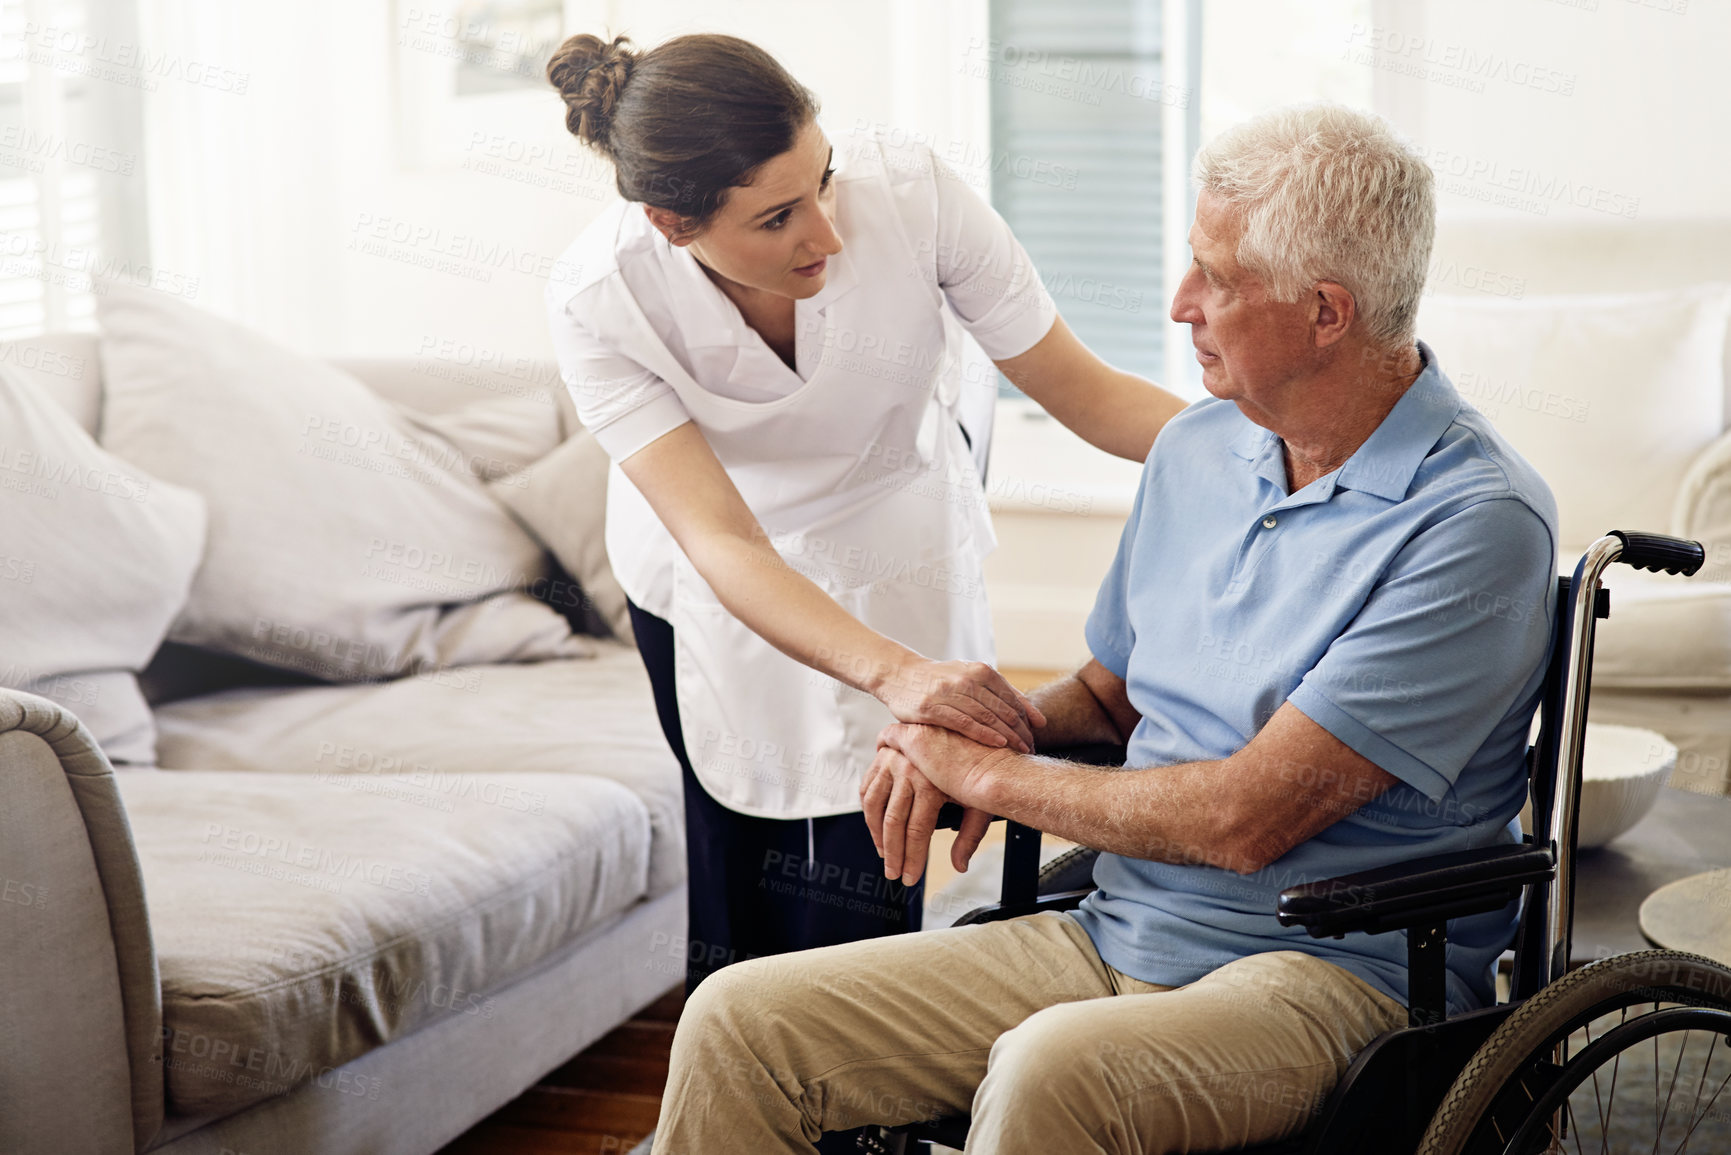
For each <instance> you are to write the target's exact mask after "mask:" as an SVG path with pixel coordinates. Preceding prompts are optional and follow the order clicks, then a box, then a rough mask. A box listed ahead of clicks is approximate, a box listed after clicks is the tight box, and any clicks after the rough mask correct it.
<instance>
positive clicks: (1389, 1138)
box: [859, 530, 1711, 1155]
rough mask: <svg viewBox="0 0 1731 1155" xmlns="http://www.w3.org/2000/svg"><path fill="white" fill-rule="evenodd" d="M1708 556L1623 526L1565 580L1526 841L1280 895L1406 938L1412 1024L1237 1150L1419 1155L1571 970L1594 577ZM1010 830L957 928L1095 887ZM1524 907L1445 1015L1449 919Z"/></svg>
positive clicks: (1078, 751) (1304, 918)
mask: <svg viewBox="0 0 1731 1155" xmlns="http://www.w3.org/2000/svg"><path fill="white" fill-rule="evenodd" d="M1704 558H1705V555H1704V551H1703V550H1702V547H1701V545H1700V543H1698V542H1692V541H1683V540H1681V539H1678V538H1671V537H1664V536H1661V535H1657V534H1647V533H1637V532H1626V531H1620V530H1613V531H1611V532H1610V533H1609V534H1607V535H1606V536H1604V537H1601V538H1600V539H1599V540H1598V541H1596V542H1594V543H1593V544H1592V546H1591V547H1589V549H1588V550H1587V552H1586V554H1585V555H1584V556H1583V557H1582V558H1581V560H1580V562H1579V564H1577V565H1576V567H1575V572H1574V575H1573V577H1572V578H1570V577H1560V578H1558V595H1557V606H1556V616H1555V619H1554V622H1553V632H1552V644H1551V651H1550V654H1549V656H1548V659H1547V667H1546V674H1545V680H1544V688H1543V695H1542V698H1541V701H1540V706H1539V711H1540V714H1539V716H1540V730H1539V735H1538V738H1537V740H1536V742H1535V743H1534V744H1533V745H1531V746H1530V747H1529V748H1528V751H1527V772H1528V786H1529V790H1530V793H1531V798H1532V803H1533V807H1532V813H1533V825H1534V830H1533V831H1532V832H1531V833H1528V834H1527V835H1525V836H1524V839H1523V841H1522V842H1521V843H1518V844H1513V845H1500V846H1492V847H1483V848H1480V849H1477V850H1469V851H1460V852H1455V853H1451V854H1443V855H1434V856H1430V857H1427V858H1422V859H1417V860H1414V861H1412V862H1408V863H1402V864H1399V865H1396V866H1391V867H1385V868H1382V869H1379V870H1372V871H1365V872H1361V873H1358V874H1352V875H1344V876H1341V877H1339V878H1332V879H1324V880H1320V881H1316V882H1311V883H1306V884H1303V885H1300V886H1295V887H1291V888H1289V889H1287V890H1286V891H1283V892H1282V893H1281V895H1280V899H1279V905H1278V909H1277V911H1276V918H1277V919H1278V920H1279V922H1280V923H1281V925H1283V926H1303V927H1305V928H1306V929H1307V930H1308V931H1309V933H1310V935H1311V936H1312V937H1315V938H1322V937H1334V938H1342V937H1344V936H1345V935H1346V934H1349V933H1355V932H1362V933H1367V934H1380V933H1384V932H1387V931H1393V930H1404V931H1406V932H1407V958H1408V1004H1409V1005H1408V1025H1407V1027H1405V1028H1402V1029H1396V1030H1392V1031H1388V1032H1386V1033H1384V1034H1383V1035H1381V1036H1379V1037H1377V1038H1376V1039H1374V1040H1372V1041H1371V1043H1370V1044H1369V1045H1368V1046H1366V1047H1365V1048H1364V1049H1363V1050H1362V1051H1360V1052H1359V1053H1358V1055H1356V1056H1355V1057H1354V1060H1353V1062H1352V1064H1351V1065H1350V1066H1349V1068H1348V1069H1347V1071H1346V1072H1345V1074H1343V1075H1342V1076H1341V1078H1340V1080H1339V1081H1338V1082H1337V1083H1336V1085H1335V1087H1334V1088H1333V1090H1332V1091H1331V1093H1330V1094H1329V1096H1328V1098H1327V1099H1326V1100H1325V1101H1324V1103H1323V1105H1322V1107H1321V1109H1320V1111H1319V1112H1318V1114H1317V1117H1316V1120H1315V1122H1314V1123H1313V1125H1312V1126H1311V1127H1310V1128H1308V1129H1307V1130H1306V1131H1304V1132H1303V1133H1301V1134H1299V1135H1296V1136H1293V1137H1291V1138H1288V1139H1285V1140H1281V1141H1279V1142H1275V1143H1272V1144H1263V1145H1260V1146H1256V1147H1252V1148H1243V1149H1241V1152H1242V1155H1300V1153H1303V1155H1356V1153H1361V1152H1378V1153H1383V1155H1401V1153H1407V1155H1410V1153H1411V1152H1413V1151H1415V1150H1416V1149H1417V1148H1418V1146H1419V1144H1420V1141H1421V1137H1422V1136H1423V1135H1424V1132H1425V1129H1426V1127H1427V1126H1428V1125H1429V1124H1430V1122H1431V1119H1432V1117H1433V1116H1434V1115H1436V1114H1437V1112H1438V1108H1439V1106H1440V1105H1441V1104H1442V1103H1443V1102H1444V1098H1445V1095H1446V1094H1447V1093H1448V1091H1449V1090H1450V1087H1451V1085H1452V1084H1453V1083H1454V1082H1455V1081H1456V1078H1457V1076H1459V1075H1460V1074H1461V1072H1462V1071H1463V1070H1466V1069H1467V1068H1468V1067H1469V1065H1471V1064H1474V1062H1475V1057H1476V1056H1478V1055H1479V1052H1480V1051H1481V1048H1485V1046H1486V1043H1487V1040H1489V1039H1490V1038H1491V1036H1492V1034H1493V1033H1494V1032H1495V1031H1496V1030H1497V1028H1498V1027H1499V1026H1501V1025H1502V1024H1503V1023H1504V1022H1505V1021H1507V1020H1508V1019H1509V1017H1510V1016H1511V1015H1512V1014H1513V1013H1514V1012H1515V1011H1516V1010H1517V1009H1518V1008H1519V1007H1520V1006H1521V1005H1522V1004H1523V1003H1524V1002H1525V1001H1526V1000H1528V999H1531V998H1532V997H1533V996H1534V995H1536V994H1537V993H1538V992H1539V991H1540V990H1542V989H1544V988H1545V987H1546V986H1547V985H1549V984H1550V983H1552V982H1554V981H1556V980H1558V979H1561V978H1563V977H1564V975H1565V973H1566V972H1567V971H1568V969H1569V967H1568V963H1569V948H1570V934H1571V928H1572V924H1573V919H1574V897H1575V896H1574V886H1573V883H1574V857H1575V836H1576V824H1577V821H1578V817H1579V808H1580V782H1581V760H1582V751H1583V745H1584V741H1585V737H1586V722H1587V707H1588V697H1589V689H1590V686H1591V673H1592V661H1593V637H1594V630H1595V627H1596V624H1597V620H1598V619H1600V618H1604V617H1608V616H1609V614H1610V597H1609V591H1607V590H1605V589H1603V588H1602V587H1601V585H1600V578H1601V576H1602V575H1603V573H1604V571H1605V570H1606V568H1608V567H1609V566H1610V565H1611V564H1612V563H1613V562H1617V561H1621V562H1623V563H1625V564H1627V565H1631V566H1634V567H1636V568H1638V569H1650V570H1655V571H1663V572H1666V573H1671V574H1682V575H1685V576H1686V575H1691V574H1694V573H1695V572H1696V571H1697V570H1698V569H1699V568H1700V567H1701V564H1702V562H1703V561H1704ZM1046 752H1047V753H1050V754H1054V755H1058V756H1063V757H1068V758H1070V759H1072V760H1074V761H1080V762H1088V763H1092V764H1096V765H1112V766H1122V765H1123V764H1124V749H1123V747H1117V746H1104V745H1092V746H1086V747H1068V748H1063V749H1054V750H1050V751H1046ZM1564 770H1566V773H1563V772H1560V771H1564ZM946 811H947V813H945V814H943V815H941V816H940V819H939V824H940V826H951V827H953V826H956V825H959V819H960V810H959V808H956V807H954V806H953V804H952V805H950V806H948V807H946ZM1006 835H1007V837H1006V843H1005V850H1004V873H1003V880H1002V889H1001V893H1000V899H999V901H998V902H997V903H994V904H991V905H989V906H985V907H981V908H978V909H977V910H974V911H970V912H969V913H967V914H965V915H963V916H962V918H960V919H958V920H957V925H963V924H967V923H975V922H993V921H999V920H1002V919H1008V918H1016V917H1019V916H1022V915H1026V914H1032V913H1035V912H1037V911H1043V910H1070V909H1073V908H1074V907H1076V906H1077V905H1078V904H1079V903H1080V902H1081V901H1082V899H1083V898H1084V897H1086V896H1087V894H1088V893H1089V892H1090V891H1091V890H1092V887H1091V886H1088V887H1086V888H1083V889H1061V890H1059V889H1054V887H1053V884H1054V883H1055V882H1056V883H1058V884H1059V885H1066V884H1064V883H1063V882H1062V881H1061V880H1062V879H1063V878H1064V876H1066V875H1068V876H1072V878H1071V881H1074V877H1073V876H1074V875H1075V874H1076V871H1077V868H1078V865H1079V863H1081V862H1087V863H1090V864H1091V861H1092V856H1093V855H1094V853H1095V852H1093V851H1079V852H1073V853H1074V854H1075V855H1076V857H1075V858H1072V857H1071V856H1070V855H1066V856H1065V858H1064V859H1060V860H1058V861H1057V862H1055V863H1053V864H1051V865H1050V866H1049V867H1048V868H1047V869H1046V870H1044V871H1042V869H1041V867H1040V832H1039V831H1038V830H1034V829H1032V828H1029V827H1026V826H1023V825H1021V824H1020V823H1016V822H1010V823H1008V824H1007V827H1006ZM1048 891H1050V892H1048ZM1519 900H1524V901H1523V902H1522V910H1521V916H1520V921H1519V924H1518V926H1517V930H1516V935H1515V958H1514V964H1513V971H1512V974H1511V976H1510V994H1509V999H1508V1001H1507V1002H1503V1003H1497V1004H1495V1005H1492V1006H1488V1007H1483V1008H1480V1009H1478V1010H1475V1011H1470V1012H1467V1013H1465V1014H1462V1015H1457V1016H1455V1017H1454V1018H1448V1017H1447V1014H1446V1002H1445V998H1444V983H1445V978H1446V973H1447V972H1446V966H1445V963H1446V950H1447V923H1448V920H1449V919H1452V918H1459V917H1463V916H1466V915H1471V914H1479V913H1485V912H1489V911H1494V910H1500V909H1503V908H1505V907H1507V906H1508V905H1509V904H1510V903H1511V902H1515V901H1519ZM1649 955H1652V956H1657V955H1665V956H1667V959H1669V960H1676V959H1682V958H1687V957H1689V956H1679V955H1676V954H1675V953H1674V952H1657V951H1650V952H1636V954H1634V955H1623V956H1617V957H1619V958H1621V959H1634V958H1638V957H1646V956H1649ZM1607 961H1609V960H1607ZM1700 961H1701V962H1708V960H1700ZM1595 965H1597V964H1595ZM1709 965H1711V964H1710V963H1709ZM1621 1005H1627V1004H1626V1003H1624V1004H1621ZM1662 1126H1663V1124H1662V1123H1661V1128H1662ZM967 1127H968V1119H967V1117H966V1116H956V1117H952V1118H944V1119H937V1120H932V1121H929V1122H924V1123H915V1124H909V1125H906V1126H902V1127H896V1128H881V1127H880V1128H871V1129H868V1131H867V1132H866V1133H865V1134H863V1135H862V1136H861V1137H860V1139H859V1147H860V1149H862V1150H865V1151H869V1152H876V1153H879V1155H900V1153H901V1152H903V1151H905V1150H907V1148H908V1145H909V1143H910V1142H913V1143H935V1144H942V1145H944V1146H949V1147H955V1148H962V1147H963V1146H964V1144H965V1142H966V1136H967Z"/></svg>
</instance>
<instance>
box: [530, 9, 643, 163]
mask: <svg viewBox="0 0 1731 1155" xmlns="http://www.w3.org/2000/svg"><path fill="white" fill-rule="evenodd" d="M636 63H637V53H635V52H633V51H632V50H631V41H630V39H629V38H628V37H624V36H616V37H614V38H613V40H612V42H611V43H610V42H608V41H606V40H603V39H601V38H600V37H599V36H591V35H589V34H588V33H586V32H584V33H579V34H578V35H576V36H572V37H570V38H568V39H567V40H566V41H565V42H564V43H563V44H561V45H560V46H559V49H558V51H556V52H554V53H553V58H552V59H551V60H549V61H548V62H547V79H548V80H549V81H551V82H552V84H553V86H554V87H555V88H557V89H558V90H559V95H560V96H561V97H563V98H564V100H565V127H566V128H568V129H570V130H571V135H573V136H575V137H577V138H578V139H579V140H581V141H583V142H585V143H586V144H590V145H593V146H594V147H596V148H598V149H600V150H601V151H602V152H604V153H608V154H609V155H611V153H612V148H611V147H610V144H609V136H610V134H611V130H612V128H613V109H614V106H615V105H617V104H618V103H619V96H620V94H621V93H622V92H624V90H625V83H626V81H628V80H630V79H631V68H632V66H633V65H634V64H636Z"/></svg>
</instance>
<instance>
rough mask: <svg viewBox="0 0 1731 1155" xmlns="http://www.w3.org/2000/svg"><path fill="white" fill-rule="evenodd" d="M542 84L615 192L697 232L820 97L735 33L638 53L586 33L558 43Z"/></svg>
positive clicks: (622, 42) (620, 40)
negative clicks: (560, 101) (561, 102)
mask: <svg viewBox="0 0 1731 1155" xmlns="http://www.w3.org/2000/svg"><path fill="white" fill-rule="evenodd" d="M547 79H548V80H549V81H551V82H552V84H553V86H554V87H556V88H557V89H558V90H559V94H560V95H561V96H562V97H564V99H565V105H566V111H565V126H566V127H567V128H569V129H570V130H571V134H572V135H573V136H575V137H577V139H579V140H581V141H583V142H584V143H585V144H588V145H590V146H591V147H593V148H595V149H597V150H598V151H600V152H601V153H602V154H603V155H604V156H606V157H607V158H608V159H609V160H611V161H612V162H613V168H614V176H615V182H616V184H617V185H618V188H619V195H620V196H622V197H624V198H625V199H626V200H630V201H639V202H641V203H643V204H647V205H653V206H655V207H656V208H663V209H668V210H670V211H672V212H676V213H679V214H680V215H681V216H683V217H685V218H687V220H688V221H689V222H690V224H691V227H693V228H701V227H702V226H703V224H704V223H706V222H707V221H708V220H709V218H710V217H712V216H713V215H714V214H715V212H716V210H717V209H719V208H720V207H721V202H722V199H723V198H724V197H725V196H726V194H727V190H728V189H730V188H733V187H736V186H739V185H745V184H749V183H751V175H752V173H753V171H754V170H756V169H757V168H758V166H760V165H762V164H763V163H764V162H765V161H767V160H769V159H770V158H772V157H775V156H779V155H780V154H782V153H784V152H786V151H787V150H788V149H790V148H792V147H793V142H794V138H795V137H797V136H798V135H799V132H800V130H801V129H802V128H804V127H805V126H806V125H807V124H808V123H810V122H811V120H812V119H813V118H814V117H815V116H816V115H817V110H818V102H817V97H815V96H814V95H812V93H811V92H810V91H809V90H807V89H806V88H805V87H804V86H803V85H801V84H800V83H799V82H798V81H797V80H795V79H794V78H793V77H792V76H790V75H788V73H787V70H786V69H784V68H783V67H782V66H781V65H780V64H778V63H777V62H776V60H775V58H774V57H773V56H771V55H770V54H769V53H767V52H765V51H764V50H763V49H761V48H759V47H758V46H757V45H755V44H752V43H751V42H750V41H746V40H741V39H739V38H738V37H736V36H722V35H717V34H714V33H699V34H695V35H690V36H676V37H674V38H673V39H672V40H669V41H667V42H666V43H664V44H661V45H658V46H657V47H655V48H652V49H650V50H649V51H647V52H634V51H632V49H631V41H630V40H628V39H627V38H625V37H623V36H618V37H615V38H614V39H613V40H612V42H608V41H605V40H602V39H601V38H600V37H598V36H591V35H589V34H587V33H582V34H579V35H577V36H572V37H570V38H569V39H567V40H566V41H565V42H564V43H563V44H561V45H560V46H559V50H558V51H557V52H555V53H554V54H553V58H552V59H551V60H550V61H548V62H547Z"/></svg>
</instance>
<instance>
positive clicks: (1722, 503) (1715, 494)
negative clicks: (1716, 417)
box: [1671, 432, 1731, 582]
mask: <svg viewBox="0 0 1731 1155" xmlns="http://www.w3.org/2000/svg"><path fill="white" fill-rule="evenodd" d="M1671 532H1672V533H1673V534H1675V535H1676V536H1678V537H1682V538H1690V539H1693V540H1695V541H1698V542H1700V543H1701V545H1702V546H1703V547H1704V548H1705V549H1706V551H1707V562H1706V564H1705V565H1703V566H1702V567H1701V569H1700V572H1699V573H1697V574H1696V575H1695V580H1697V581H1712V582H1731V432H1726V433H1722V434H1720V435H1719V438H1718V439H1717V440H1716V441H1714V442H1712V443H1711V444H1710V445H1708V446H1707V448H1706V449H1703V450H1702V451H1701V453H1700V454H1699V455H1698V456H1697V457H1696V458H1695V460H1694V461H1693V462H1692V463H1691V464H1690V466H1689V471H1688V472H1687V473H1685V474H1684V475H1683V484H1681V485H1680V486H1678V487H1677V499H1676V501H1675V503H1674V504H1673V505H1672V507H1671Z"/></svg>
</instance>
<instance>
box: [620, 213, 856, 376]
mask: <svg viewBox="0 0 1731 1155" xmlns="http://www.w3.org/2000/svg"><path fill="white" fill-rule="evenodd" d="M846 192H847V188H846V186H845V185H842V186H840V187H838V188H837V190H836V197H837V200H838V204H837V220H838V224H839V222H840V221H841V219H842V214H841V205H840V204H839V201H840V200H841V198H842V197H843V196H845V195H846ZM633 208H636V206H633ZM626 219H627V221H628V222H629V223H630V227H632V228H634V229H641V230H645V231H646V233H647V234H653V235H652V236H650V238H649V239H650V241H651V244H652V246H653V247H652V252H653V254H654V255H653V259H651V260H649V261H634V262H631V263H630V264H628V265H627V266H625V267H624V268H622V269H621V272H622V273H623V274H624V277H625V281H626V284H627V285H628V286H629V288H630V289H631V293H632V295H633V296H634V297H635V298H636V299H637V304H638V307H639V308H641V309H642V310H643V315H644V316H645V317H646V318H647V319H648V321H649V324H650V326H651V327H653V328H654V330H655V332H656V335H657V336H659V337H660V338H661V341H662V343H663V344H665V345H666V346H667V349H668V351H669V352H671V353H672V354H673V356H674V357H675V358H677V359H678V361H679V363H680V364H681V365H682V366H684V367H685V371H686V372H688V373H690V374H691V377H692V379H693V380H694V381H696V382H697V384H698V385H699V386H700V387H702V388H704V389H706V390H708V391H709V392H711V393H716V394H719V395H721V396H723V397H731V398H733V399H735V400H738V401H774V400H776V399H778V398H781V397H785V396H787V395H788V394H789V393H792V392H793V391H794V390H796V389H798V388H800V387H801V386H803V385H804V384H805V383H806V382H807V381H809V380H810V379H811V375H812V373H813V372H814V371H815V370H816V369H817V367H818V366H819V364H821V363H822V360H823V349H824V346H823V341H822V339H821V338H822V334H823V332H824V328H825V326H826V324H827V321H828V310H829V308H830V305H831V304H832V303H833V302H834V301H835V300H836V299H837V298H839V297H840V296H842V295H843V294H844V293H846V292H847V291H848V290H849V289H851V288H853V287H854V285H855V283H856V281H857V275H856V272H855V269H854V265H853V260H852V258H851V257H850V256H849V254H848V246H850V245H852V244H853V243H855V241H856V240H857V239H858V238H856V237H850V236H849V235H848V234H847V232H846V230H843V238H842V244H843V247H842V251H841V252H839V253H837V254H835V255H834V256H832V257H831V258H830V260H829V269H828V274H829V275H828V278H827V280H826V281H825V283H824V287H823V289H822V291H821V292H819V293H817V294H816V295H815V296H811V297H807V298H806V299H804V300H801V301H796V302H794V332H795V335H796V339H795V342H794V364H795V366H796V367H797V371H796V370H795V369H790V368H788V366H787V362H785V361H783V360H782V359H781V358H780V357H779V356H778V355H777V354H776V352H775V350H773V349H771V348H770V347H769V343H768V342H766V341H765V340H764V339H763V338H762V336H760V335H759V334H758V332H757V330H755V329H753V328H752V327H751V326H750V325H748V324H747V323H746V320H745V316H744V314H742V313H741V312H740V311H739V306H737V305H735V304H734V303H733V301H732V300H731V299H730V298H729V297H728V296H727V294H726V293H723V292H722V291H721V289H720V287H719V286H718V285H716V283H715V282H714V281H712V280H710V279H709V274H707V273H705V272H704V271H703V267H702V266H701V265H700V264H698V262H697V258H696V257H694V256H693V255H692V253H691V250H690V248H689V247H682V246H677V245H672V244H669V243H668V241H667V238H666V237H664V236H662V235H661V233H660V231H659V230H657V229H655V228H654V226H652V225H650V223H649V221H648V219H647V218H646V217H645V215H644V214H643V211H642V210H641V209H636V211H634V212H629V211H628V212H627V215H626Z"/></svg>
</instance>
